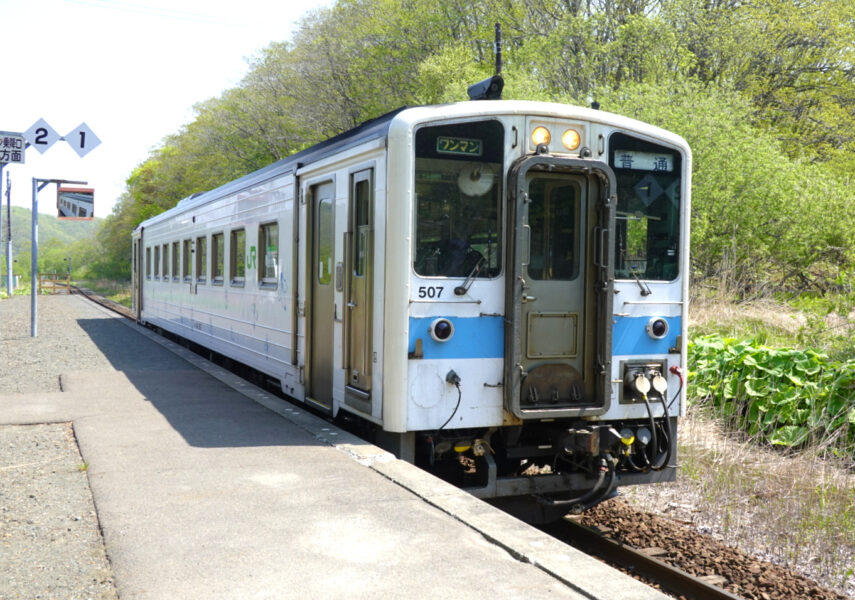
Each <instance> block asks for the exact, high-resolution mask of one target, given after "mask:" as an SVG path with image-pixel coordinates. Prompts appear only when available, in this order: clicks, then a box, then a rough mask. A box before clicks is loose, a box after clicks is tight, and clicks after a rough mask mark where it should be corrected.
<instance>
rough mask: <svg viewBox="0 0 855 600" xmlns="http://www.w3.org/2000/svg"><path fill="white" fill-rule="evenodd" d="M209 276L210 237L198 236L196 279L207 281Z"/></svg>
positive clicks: (200, 281)
mask: <svg viewBox="0 0 855 600" xmlns="http://www.w3.org/2000/svg"><path fill="white" fill-rule="evenodd" d="M207 277H208V238H207V237H205V236H202V237H197V238H196V281H197V282H198V283H205V281H206V280H207Z"/></svg>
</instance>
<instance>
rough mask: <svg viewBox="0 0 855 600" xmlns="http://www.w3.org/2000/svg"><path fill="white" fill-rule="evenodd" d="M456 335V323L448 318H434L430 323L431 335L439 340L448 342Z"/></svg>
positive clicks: (435, 339)
mask: <svg viewBox="0 0 855 600" xmlns="http://www.w3.org/2000/svg"><path fill="white" fill-rule="evenodd" d="M452 336H454V323H452V322H451V321H449V320H448V319H434V321H433V322H432V323H431V324H430V337H432V338H433V339H434V341H437V342H447V341H448V340H450V339H451V338H452Z"/></svg>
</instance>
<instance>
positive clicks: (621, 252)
mask: <svg viewBox="0 0 855 600" xmlns="http://www.w3.org/2000/svg"><path fill="white" fill-rule="evenodd" d="M609 164H610V165H611V167H612V169H614V172H615V178H616V179H617V199H618V203H617V211H616V217H617V218H616V226H615V228H616V239H615V258H614V263H615V277H616V278H618V279H635V278H640V279H652V280H661V281H671V280H673V279H675V278H676V277H677V274H678V273H677V271H678V265H679V255H680V206H681V203H682V200H681V198H680V185H681V179H680V173H681V169H682V157H681V156H680V152H679V151H677V150H675V149H673V148H666V147H664V146H660V145H658V144H653V143H651V142H647V141H644V140H639V139H637V138H634V137H632V136H629V135H626V134H623V133H614V134H612V135H611V137H610V138H609Z"/></svg>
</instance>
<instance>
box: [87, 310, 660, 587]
mask: <svg viewBox="0 0 855 600" xmlns="http://www.w3.org/2000/svg"><path fill="white" fill-rule="evenodd" d="M98 308H99V309H100V310H102V311H103V312H105V313H106V314H109V315H110V316H111V317H113V318H116V319H120V320H121V322H122V323H123V324H124V325H125V326H127V327H130V328H132V329H133V330H134V331H136V332H137V333H139V334H141V335H143V336H145V337H147V338H149V339H150V340H151V341H153V342H155V343H157V344H159V345H161V346H163V347H164V348H166V349H168V350H169V351H171V352H172V353H174V354H175V355H177V356H179V357H180V358H182V359H184V360H185V361H187V362H188V363H190V364H192V365H193V366H194V367H196V368H198V369H200V370H202V371H204V372H206V373H208V374H209V375H211V376H212V377H214V378H215V379H217V380H219V381H221V382H222V383H224V384H225V385H227V386H229V387H230V388H232V389H234V390H235V391H237V392H239V393H241V394H242V395H244V396H246V397H247V398H249V399H251V400H253V401H254V402H256V403H258V404H260V405H261V406H264V407H265V408H267V409H269V410H271V411H273V412H275V413H276V414H278V415H279V416H281V417H282V418H284V419H286V420H288V421H289V422H291V423H293V424H294V425H296V426H297V427H299V428H301V429H302V430H304V431H306V432H307V433H309V434H310V435H312V436H313V437H315V438H316V439H318V440H319V441H322V442H324V443H326V444H329V445H330V446H333V447H334V448H335V449H337V450H338V451H339V452H342V453H344V454H346V455H347V456H349V457H350V458H351V459H353V460H354V461H356V462H358V463H359V464H361V465H363V466H365V467H368V468H370V469H372V470H374V471H375V472H377V473H379V474H380V475H382V476H383V477H385V478H387V479H389V480H390V481H392V482H394V483H395V484H397V485H399V486H401V487H402V488H404V489H406V490H408V491H409V492H411V493H412V494H414V495H416V496H417V497H419V498H421V499H422V500H423V501H425V502H427V503H428V504H430V505H432V506H434V507H436V508H437V509H439V510H441V511H442V512H444V513H446V514H448V515H449V516H451V517H453V518H454V519H456V520H458V521H459V522H461V523H463V524H465V525H466V526H467V527H469V528H471V529H472V530H474V531H476V532H478V533H479V534H480V535H482V536H483V537H484V539H486V540H488V541H489V542H490V543H492V544H495V545H496V546H498V547H500V548H502V549H504V550H505V551H506V552H508V554H509V555H510V556H512V557H513V558H515V559H516V560H519V561H522V562H525V563H529V564H531V565H533V566H535V567H537V568H538V569H540V570H541V571H543V572H545V573H547V574H549V575H550V576H552V577H554V578H555V579H557V580H558V581H561V582H562V583H563V584H564V585H566V586H568V587H569V588H571V589H573V590H574V591H575V592H577V593H579V594H581V595H583V596H586V597H588V598H591V599H592V600H597V599H600V598H610V599H613V600H647V599H650V600H661V599H665V598H668V596H666V595H664V594H663V593H661V592H659V591H658V590H655V589H654V588H651V587H649V586H647V585H645V584H643V583H641V582H639V581H637V580H635V579H633V578H631V577H629V576H628V575H624V574H622V573H620V572H619V571H617V570H615V569H613V568H612V567H609V566H608V565H606V564H604V563H602V562H600V561H598V560H597V559H594V558H592V557H590V556H588V555H587V554H585V553H583V552H581V551H579V550H577V549H575V548H573V547H571V546H568V545H567V544H564V543H563V542H560V541H558V540H556V539H554V538H552V537H550V536H549V535H547V534H545V533H543V532H541V531H539V530H538V529H536V528H535V527H532V526H530V525H528V524H527V523H524V522H522V521H519V520H518V519H516V518H514V517H512V516H510V515H507V514H506V513H504V512H502V511H500V510H499V509H497V508H495V507H493V506H490V505H489V504H487V503H485V502H482V501H481V500H479V499H477V498H475V497H474V496H472V495H470V494H468V493H467V492H464V491H462V490H460V489H459V488H457V487H455V486H453V485H451V484H449V483H447V482H445V481H442V480H440V479H438V478H436V477H434V476H432V475H430V474H429V473H425V472H424V471H422V470H421V469H419V468H418V467H415V466H414V465H411V464H409V463H407V462H404V461H400V460H398V459H396V458H395V456H394V455H393V454H391V453H390V452H387V451H385V450H383V449H381V448H379V447H377V446H374V445H373V444H370V443H368V442H365V441H364V440H362V439H360V438H358V437H356V436H355V435H353V434H351V433H349V432H346V431H344V430H341V429H339V428H338V427H337V426H335V425H334V424H332V423H329V422H327V421H325V420H323V419H322V418H320V417H317V416H315V415H313V414H310V413H308V412H306V411H305V410H303V409H301V408H299V407H295V406H293V405H292V404H291V403H289V402H287V401H285V400H282V399H280V398H277V397H276V396H274V395H273V394H271V393H269V392H266V391H264V390H262V389H260V388H258V387H257V386H255V385H253V384H251V383H249V382H247V381H246V380H244V379H242V378H240V377H238V376H237V375H235V374H233V373H231V372H229V371H227V370H226V369H224V368H222V367H220V366H218V365H215V364H213V363H211V362H210V361H208V360H206V359H204V358H202V357H201V356H199V355H197V354H195V353H194V352H192V351H191V350H189V349H187V348H184V347H183V346H180V345H179V344H176V343H174V342H172V341H170V340H168V339H166V338H164V337H163V336H161V335H159V334H157V333H155V332H153V331H151V330H149V329H147V328H146V327H143V326H141V325H139V324H137V323H134V322H132V321H129V320H128V319H127V318H126V317H123V316H120V315H118V314H116V313H114V312H112V311H110V310H108V309H106V308H103V307H100V306H99V307H98ZM580 573H584V574H585V576H584V578H583V579H584V580H583V581H580Z"/></svg>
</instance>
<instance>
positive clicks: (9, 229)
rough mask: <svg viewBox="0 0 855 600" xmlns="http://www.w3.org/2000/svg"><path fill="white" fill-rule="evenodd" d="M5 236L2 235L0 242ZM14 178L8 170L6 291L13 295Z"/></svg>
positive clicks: (0, 207)
mask: <svg viewBox="0 0 855 600" xmlns="http://www.w3.org/2000/svg"><path fill="white" fill-rule="evenodd" d="M0 181H2V178H0ZM2 219H3V207H2V206H0V220H2ZM2 243H3V236H0V244H2ZM12 277H13V276H12V179H11V175H10V174H9V173H8V172H6V293H7V294H8V295H9V297H10V298H11V297H12V291H13V288H14V279H12Z"/></svg>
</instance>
